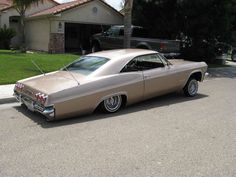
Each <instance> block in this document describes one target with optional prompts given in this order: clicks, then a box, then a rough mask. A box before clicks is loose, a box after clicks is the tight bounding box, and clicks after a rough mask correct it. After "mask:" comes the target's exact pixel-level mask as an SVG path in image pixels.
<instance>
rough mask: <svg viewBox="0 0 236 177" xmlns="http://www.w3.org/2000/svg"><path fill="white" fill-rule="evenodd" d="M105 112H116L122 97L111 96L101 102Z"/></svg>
mask: <svg viewBox="0 0 236 177" xmlns="http://www.w3.org/2000/svg"><path fill="white" fill-rule="evenodd" d="M103 104H104V109H105V111H107V112H109V113H113V112H116V111H118V110H119V109H120V107H121V105H122V97H121V96H120V95H117V96H112V97H110V98H107V99H106V100H104V101H103Z"/></svg>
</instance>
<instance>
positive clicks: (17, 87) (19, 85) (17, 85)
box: [15, 83, 25, 91]
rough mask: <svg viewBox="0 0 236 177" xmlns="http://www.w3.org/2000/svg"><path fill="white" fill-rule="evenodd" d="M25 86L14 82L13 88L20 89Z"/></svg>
mask: <svg viewBox="0 0 236 177" xmlns="http://www.w3.org/2000/svg"><path fill="white" fill-rule="evenodd" d="M24 87H25V86H24V85H23V84H22V83H16V85H15V89H16V90H18V91H22V90H23V88H24Z"/></svg>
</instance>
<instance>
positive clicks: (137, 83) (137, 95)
mask: <svg viewBox="0 0 236 177" xmlns="http://www.w3.org/2000/svg"><path fill="white" fill-rule="evenodd" d="M119 77H120V79H121V80H122V82H123V84H122V85H123V86H122V89H123V91H125V92H126V93H127V96H128V100H127V104H132V103H135V102H138V101H141V100H143V98H144V79H143V72H142V69H141V68H138V66H137V59H136V58H135V59H133V60H131V61H130V62H129V63H128V64H126V65H125V66H124V68H123V69H122V70H121V71H120V76H119Z"/></svg>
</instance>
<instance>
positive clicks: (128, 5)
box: [124, 0, 133, 48]
mask: <svg viewBox="0 0 236 177" xmlns="http://www.w3.org/2000/svg"><path fill="white" fill-rule="evenodd" d="M132 8H133V0H125V6H124V12H125V16H124V48H130V43H131V33H132V29H131V27H132Z"/></svg>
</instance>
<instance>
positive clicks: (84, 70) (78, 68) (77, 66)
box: [63, 56, 109, 75]
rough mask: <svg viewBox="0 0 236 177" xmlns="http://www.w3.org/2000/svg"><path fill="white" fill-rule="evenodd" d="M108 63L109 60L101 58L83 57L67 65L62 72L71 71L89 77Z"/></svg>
mask: <svg viewBox="0 0 236 177" xmlns="http://www.w3.org/2000/svg"><path fill="white" fill-rule="evenodd" d="M108 61H109V59H107V58H103V57H96V56H84V57H81V58H80V59H79V60H76V61H74V62H73V63H71V64H70V65H68V66H67V67H66V68H64V69H63V71H73V72H77V73H79V74H83V75H89V74H90V73H92V72H93V71H95V70H97V69H98V68H100V67H101V66H102V65H104V64H105V63H106V62H108Z"/></svg>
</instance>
